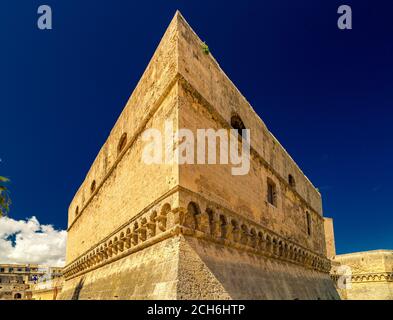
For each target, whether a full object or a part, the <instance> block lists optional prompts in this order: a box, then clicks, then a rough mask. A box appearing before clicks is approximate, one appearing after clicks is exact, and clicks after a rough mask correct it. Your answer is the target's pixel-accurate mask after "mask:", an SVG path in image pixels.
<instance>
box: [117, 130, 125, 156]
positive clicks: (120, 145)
mask: <svg viewBox="0 0 393 320" xmlns="http://www.w3.org/2000/svg"><path fill="white" fill-rule="evenodd" d="M126 144H127V133H123V135H122V136H121V138H120V140H119V143H118V145H117V154H120V153H121V152H122V151H123V149H124V147H125V146H126Z"/></svg>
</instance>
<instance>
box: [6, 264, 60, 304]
mask: <svg viewBox="0 0 393 320" xmlns="http://www.w3.org/2000/svg"><path fill="white" fill-rule="evenodd" d="M61 279H62V268H57V267H47V266H42V265H35V264H0V300H21V299H32V296H33V291H34V286H35V285H37V284H39V283H43V282H46V281H49V282H51V281H52V280H56V283H58V282H59V281H61Z"/></svg>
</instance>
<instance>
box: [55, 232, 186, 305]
mask: <svg viewBox="0 0 393 320" xmlns="http://www.w3.org/2000/svg"><path fill="white" fill-rule="evenodd" d="M178 250H179V240H178V238H170V239H167V240H164V241H162V242H158V243H156V244H154V245H152V246H150V247H147V248H145V249H143V250H141V251H138V252H135V253H133V254H131V255H128V256H126V257H124V258H121V259H119V260H117V261H115V262H111V263H109V264H106V265H105V266H102V267H100V268H98V269H95V270H92V271H89V272H88V273H86V274H84V275H81V276H78V277H75V278H73V279H70V280H69V279H67V281H66V283H65V285H64V288H63V291H62V293H61V297H60V298H61V299H63V300H89V299H92V300H145V299H148V300H155V299H162V300H171V299H176V283H177V266H178Z"/></svg>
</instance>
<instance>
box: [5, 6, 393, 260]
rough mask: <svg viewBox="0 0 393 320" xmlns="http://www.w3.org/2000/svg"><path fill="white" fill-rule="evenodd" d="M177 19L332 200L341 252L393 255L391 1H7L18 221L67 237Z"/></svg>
mask: <svg viewBox="0 0 393 320" xmlns="http://www.w3.org/2000/svg"><path fill="white" fill-rule="evenodd" d="M390 3H391V1H390ZM41 4H49V5H51V7H52V10H53V27H54V29H53V30H51V31H40V30H38V29H37V27H36V21H37V17H38V16H37V13H36V11H37V8H38V6H39V5H41ZM341 4H351V5H352V10H353V30H351V31H340V30H338V28H337V18H338V15H337V13H336V12H337V8H338V6H339V5H341ZM176 9H180V11H181V12H182V13H183V15H184V16H185V18H186V19H187V20H188V22H189V23H190V24H191V26H192V27H193V28H194V30H195V31H196V32H197V33H198V35H199V36H200V37H201V38H202V39H203V40H205V41H206V42H207V43H208V45H209V47H210V49H211V51H212V53H213V55H214V56H215V58H216V59H217V60H218V61H219V63H220V65H221V66H222V68H223V69H224V70H225V71H226V73H227V74H228V76H229V77H230V78H231V79H232V80H233V82H234V83H235V84H236V85H237V86H238V88H239V89H240V90H241V92H242V93H243V94H244V95H245V96H246V97H247V99H248V100H249V101H250V103H251V104H252V105H253V107H254V109H255V110H256V111H257V112H258V114H259V115H260V116H261V118H262V119H263V120H264V121H265V123H266V124H267V126H268V127H269V129H270V130H271V131H272V132H273V134H274V135H275V136H276V137H277V138H278V139H279V140H280V142H281V143H282V144H283V146H284V147H285V148H286V149H287V150H288V152H289V153H290V154H291V155H292V156H293V158H294V159H295V161H296V162H297V163H298V164H299V166H300V167H301V168H302V169H303V171H304V172H305V174H306V175H307V176H308V177H309V178H310V179H311V181H312V182H313V183H314V184H315V185H316V186H317V187H318V188H319V189H320V190H321V192H322V194H323V200H324V212H325V215H326V216H330V217H333V218H334V219H335V231H336V245H337V250H338V252H339V253H346V252H352V251H360V250H370V249H393V233H392V229H393V217H392V216H393V204H392V203H393V201H392V194H393V174H392V172H393V170H392V164H393V148H392V146H393V142H392V138H393V134H392V133H393V130H392V121H393V110H392V106H393V63H392V61H393V60H392V59H393V3H391V4H389V1H361V0H356V1H344V0H343V1H335V0H323V1H315V0H307V1H303V0H296V1H295V0H286V1H284V0H281V1H278V0H264V1H260V0H259V1H257V0H256V1H244V0H242V1H240V0H239V1H228V0H226V1H217V0H214V1H212V0H210V1H203V0H199V1H169V0H167V1H148V0H145V1H109V0H106V1H104V0H101V1H99V0H94V1H93V0H89V1H86V0H85V1H76V0H74V1H71V0H63V1H49V0H45V1H44V0H42V1H29V3H27V1H25V0H12V1H11V0H7V1H2V3H1V10H0V36H1V38H0V39H1V51H0V99H1V101H0V135H1V140H0V158H1V162H0V175H5V176H8V177H9V178H11V179H12V183H11V184H10V188H11V191H12V199H13V202H14V203H13V206H12V210H11V212H10V215H11V216H12V217H13V218H15V219H23V218H25V217H30V216H32V215H36V216H37V217H38V219H39V220H40V222H42V223H46V224H53V225H55V227H57V228H65V227H66V224H67V208H68V204H69V202H70V200H71V199H72V197H73V195H74V193H75V191H76V190H77V188H78V187H79V185H80V183H81V182H82V181H83V179H84V177H85V174H86V173H87V170H88V169H89V167H90V164H91V163H92V161H93V160H94V158H95V156H96V154H97V152H98V151H99V149H100V147H101V145H102V144H103V143H104V141H105V140H106V137H107V135H108V133H109V131H110V129H111V128H112V126H113V125H114V123H115V121H116V119H117V117H118V116H119V114H120V112H121V111H122V109H123V107H124V105H125V103H126V101H127V100H128V97H129V96H130V94H131V92H132V90H133V89H134V87H135V85H136V83H137V81H138V80H139V78H140V76H141V74H142V72H143V71H144V69H145V67H146V66H147V64H148V62H149V60H150V58H151V56H152V54H153V52H154V50H155V48H156V46H157V44H158V42H159V40H160V39H161V37H162V35H163V33H164V31H165V29H166V27H167V25H168V24H169V22H170V20H171V19H172V16H173V15H174V13H175V10H176Z"/></svg>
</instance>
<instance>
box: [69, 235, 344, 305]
mask: <svg viewBox="0 0 393 320" xmlns="http://www.w3.org/2000/svg"><path fill="white" fill-rule="evenodd" d="M61 299H82V300H87V299H104V300H113V299H120V300H135V299H138V300H145V299H148V300H155V299H160V300H161V299H162V300H175V299H178V300H191V299H193V300H229V299H254V300H278V299H286V300H293V299H304V300H309V299H314V300H317V299H339V296H338V294H337V292H336V290H335V288H334V285H333V281H332V280H331V279H330V277H329V275H328V274H325V273H322V272H319V271H313V270H311V269H306V268H304V267H301V266H299V265H295V264H292V263H288V262H284V261H279V260H276V259H274V258H272V259H270V258H267V257H263V256H258V255H255V254H252V253H247V252H243V251H241V250H239V249H236V248H230V247H226V246H224V245H220V244H217V243H213V242H210V241H207V240H204V239H199V238H195V237H190V236H184V235H178V236H174V237H172V238H169V239H166V240H164V241H162V242H158V243H156V244H154V245H152V246H150V247H147V248H145V249H143V250H141V251H138V252H135V253H133V254H131V255H129V256H126V257H123V258H121V259H119V260H117V261H115V262H111V263H109V264H107V265H105V266H102V267H100V268H98V269H95V270H92V271H89V272H87V273H86V274H84V275H80V276H77V277H75V278H73V279H69V280H67V281H66V284H65V286H64V288H63V291H62V293H61Z"/></svg>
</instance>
